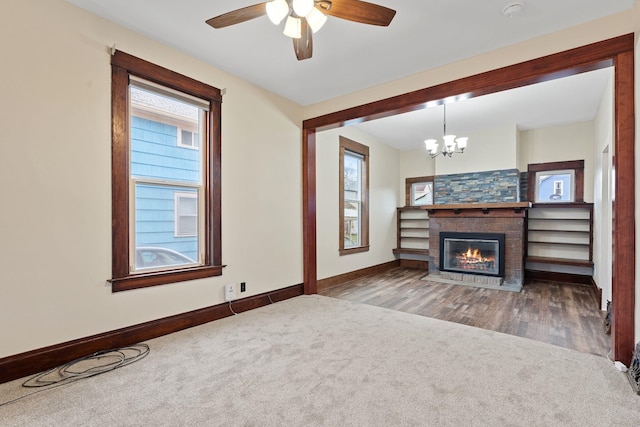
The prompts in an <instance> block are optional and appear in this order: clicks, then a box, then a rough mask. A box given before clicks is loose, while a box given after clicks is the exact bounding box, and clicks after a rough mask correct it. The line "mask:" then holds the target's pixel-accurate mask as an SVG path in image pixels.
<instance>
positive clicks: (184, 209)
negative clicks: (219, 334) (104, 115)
mask: <svg viewBox="0 0 640 427" xmlns="http://www.w3.org/2000/svg"><path fill="white" fill-rule="evenodd" d="M220 102H221V95H220V91H219V90H218V89H216V88H214V87H211V86H209V85H206V84H204V83H200V82H197V81H195V80H192V79H190V78H188V77H185V76H182V75H180V74H177V73H175V72H172V71H169V70H167V69H165V68H161V67H159V66H156V65H154V64H150V63H148V62H146V61H143V60H141V59H139V58H135V57H132V56H130V55H127V54H125V53H123V52H116V53H115V55H114V56H113V58H112V137H113V142H112V150H113V152H112V183H113V186H112V192H113V195H112V198H113V205H112V206H113V208H112V218H113V221H112V223H113V227H114V229H113V233H112V234H113V243H112V248H113V267H112V275H113V278H112V280H111V282H112V286H113V290H114V291H120V290H126V289H133V288H139V287H146V286H154V285H160V284H165V283H172V282H178V281H183V280H190V279H196V278H201V277H208V276H214V275H220V274H221V272H222V265H221V253H220V249H221V236H220V228H221V227H220Z"/></svg>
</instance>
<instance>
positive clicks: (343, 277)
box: [318, 259, 400, 291]
mask: <svg viewBox="0 0 640 427" xmlns="http://www.w3.org/2000/svg"><path fill="white" fill-rule="evenodd" d="M398 267H400V260H399V259H396V260H394V261H389V262H385V263H384V264H378V265H374V266H371V267H366V268H362V269H360V270H355V271H350V272H349V273H344V274H339V275H337V276H333V277H327V278H326V279H321V280H318V291H321V290H323V289H327V288H331V287H332V286H336V285H339V284H341V283H345V282H348V281H350V280H355V279H360V278H362V277H366V276H371V275H372V274H379V273H384V272H385V271H388V270H392V269H394V268H398Z"/></svg>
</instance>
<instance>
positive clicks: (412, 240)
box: [393, 206, 429, 255]
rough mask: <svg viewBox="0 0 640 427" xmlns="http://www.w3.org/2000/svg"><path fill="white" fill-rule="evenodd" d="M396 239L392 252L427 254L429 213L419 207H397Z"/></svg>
mask: <svg viewBox="0 0 640 427" xmlns="http://www.w3.org/2000/svg"><path fill="white" fill-rule="evenodd" d="M396 215H397V224H398V230H397V236H398V241H397V245H396V248H395V249H394V250H393V253H394V254H411V255H429V213H428V212H427V211H426V210H425V209H422V208H420V207H408V206H407V207H402V208H397V212H396Z"/></svg>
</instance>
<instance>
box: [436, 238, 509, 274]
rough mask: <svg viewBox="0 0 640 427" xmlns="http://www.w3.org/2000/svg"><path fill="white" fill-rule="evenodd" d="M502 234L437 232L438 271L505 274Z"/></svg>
mask: <svg viewBox="0 0 640 427" xmlns="http://www.w3.org/2000/svg"><path fill="white" fill-rule="evenodd" d="M504 242H505V235H504V234H499V233H466V232H440V271H450V272H455V273H464V274H479V275H484V276H496V277H504V260H505V256H504V246H505V244H504Z"/></svg>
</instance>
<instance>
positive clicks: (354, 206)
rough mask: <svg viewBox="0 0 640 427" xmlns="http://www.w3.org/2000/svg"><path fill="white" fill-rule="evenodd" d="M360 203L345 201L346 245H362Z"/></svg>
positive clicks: (348, 246) (346, 246)
mask: <svg viewBox="0 0 640 427" xmlns="http://www.w3.org/2000/svg"><path fill="white" fill-rule="evenodd" d="M359 219H360V203H359V202H348V201H345V202H344V247H345V248H350V247H354V246H360V221H359Z"/></svg>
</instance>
